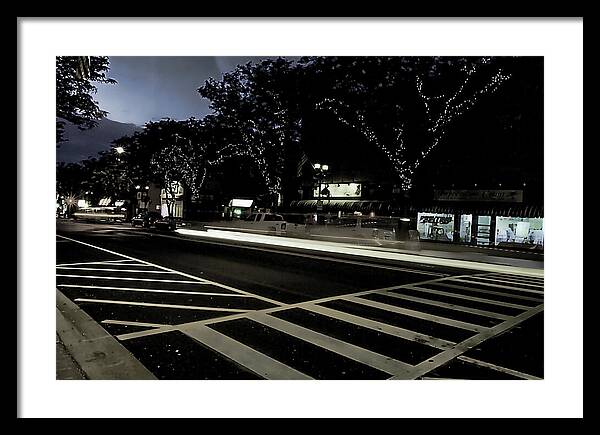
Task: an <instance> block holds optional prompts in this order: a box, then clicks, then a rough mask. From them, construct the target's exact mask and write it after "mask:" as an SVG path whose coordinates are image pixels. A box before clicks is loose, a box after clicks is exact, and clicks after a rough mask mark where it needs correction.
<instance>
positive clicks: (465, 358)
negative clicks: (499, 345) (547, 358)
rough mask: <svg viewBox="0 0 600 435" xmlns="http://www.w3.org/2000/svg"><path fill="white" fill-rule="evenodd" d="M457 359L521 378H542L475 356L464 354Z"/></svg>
mask: <svg viewBox="0 0 600 435" xmlns="http://www.w3.org/2000/svg"><path fill="white" fill-rule="evenodd" d="M457 359H459V360H461V361H464V362H467V363H471V364H475V365H478V366H480V367H487V368H490V369H492V370H496V371H498V372H502V373H507V374H509V375H513V376H516V377H518V378H522V379H532V380H541V379H542V378H538V377H537V376H533V375H529V374H527V373H523V372H519V371H517V370H513V369H509V368H506V367H502V366H498V365H496V364H492V363H489V362H485V361H481V360H478V359H475V358H470V357H468V356H464V355H461V356H459V357H458V358H457Z"/></svg>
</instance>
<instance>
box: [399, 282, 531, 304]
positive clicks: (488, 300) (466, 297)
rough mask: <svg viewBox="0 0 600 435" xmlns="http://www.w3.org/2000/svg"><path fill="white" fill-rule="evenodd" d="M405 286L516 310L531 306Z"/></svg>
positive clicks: (415, 288) (410, 287)
mask: <svg viewBox="0 0 600 435" xmlns="http://www.w3.org/2000/svg"><path fill="white" fill-rule="evenodd" d="M405 288H407V289H410V290H416V291H419V292H424V293H431V294H435V295H440V296H450V297H453V298H458V299H464V300H466V301H473V302H483V303H486V304H492V305H499V306H501V307H507V308H516V309H518V310H528V309H530V308H531V307H528V306H527V305H519V304H511V303H509V302H503V301H498V300H495V299H486V298H479V297H476V296H467V295H461V294H458V293H451V292H445V291H442V290H432V289H428V288H424V287H418V286H416V285H410V286H406V287H405Z"/></svg>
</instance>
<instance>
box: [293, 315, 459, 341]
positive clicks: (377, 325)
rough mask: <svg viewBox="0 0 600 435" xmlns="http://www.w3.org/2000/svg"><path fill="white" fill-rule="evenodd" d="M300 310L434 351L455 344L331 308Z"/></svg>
mask: <svg viewBox="0 0 600 435" xmlns="http://www.w3.org/2000/svg"><path fill="white" fill-rule="evenodd" d="M302 309H303V310H308V311H312V312H314V313H317V314H321V315H323V316H327V317H331V318H334V319H338V320H342V321H344V322H348V323H351V324H353V325H357V326H361V327H363V328H368V329H372V330H374V331H377V332H383V333H385V334H388V335H392V336H394V337H399V338H403V339H405V340H409V341H414V342H417V343H421V344H424V345H427V346H431V347H434V348H436V349H442V350H445V349H448V348H449V347H452V346H454V345H455V344H456V343H454V342H452V341H447V340H442V339H441V338H436V337H432V336H430V335H424V334H420V333H418V332H414V331H411V330H409V329H404V328H400V327H398V326H393V325H389V324H387V323H382V322H378V321H376V320H371V319H367V318H366V317H360V316H356V315H354V314H350V313H346V312H344V311H338V310H334V309H332V308H328V307H324V306H322V305H312V306H311V305H306V306H303V307H302Z"/></svg>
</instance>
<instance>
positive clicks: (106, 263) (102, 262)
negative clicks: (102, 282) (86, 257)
mask: <svg viewBox="0 0 600 435" xmlns="http://www.w3.org/2000/svg"><path fill="white" fill-rule="evenodd" d="M94 264H104V265H107V266H119V265H121V264H123V263H114V262H109V261H87V262H83V263H62V264H57V265H56V267H59V266H60V267H62V266H88V265H90V266H91V265H94ZM123 265H124V266H130V265H131V264H129V263H126V264H123Z"/></svg>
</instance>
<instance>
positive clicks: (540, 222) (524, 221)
mask: <svg viewBox="0 0 600 435" xmlns="http://www.w3.org/2000/svg"><path fill="white" fill-rule="evenodd" d="M495 243H496V245H499V244H502V243H507V244H508V243H511V244H512V243H518V244H529V245H541V246H543V245H544V219H542V218H518V217H507V216H498V217H497V218H496V236H495Z"/></svg>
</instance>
